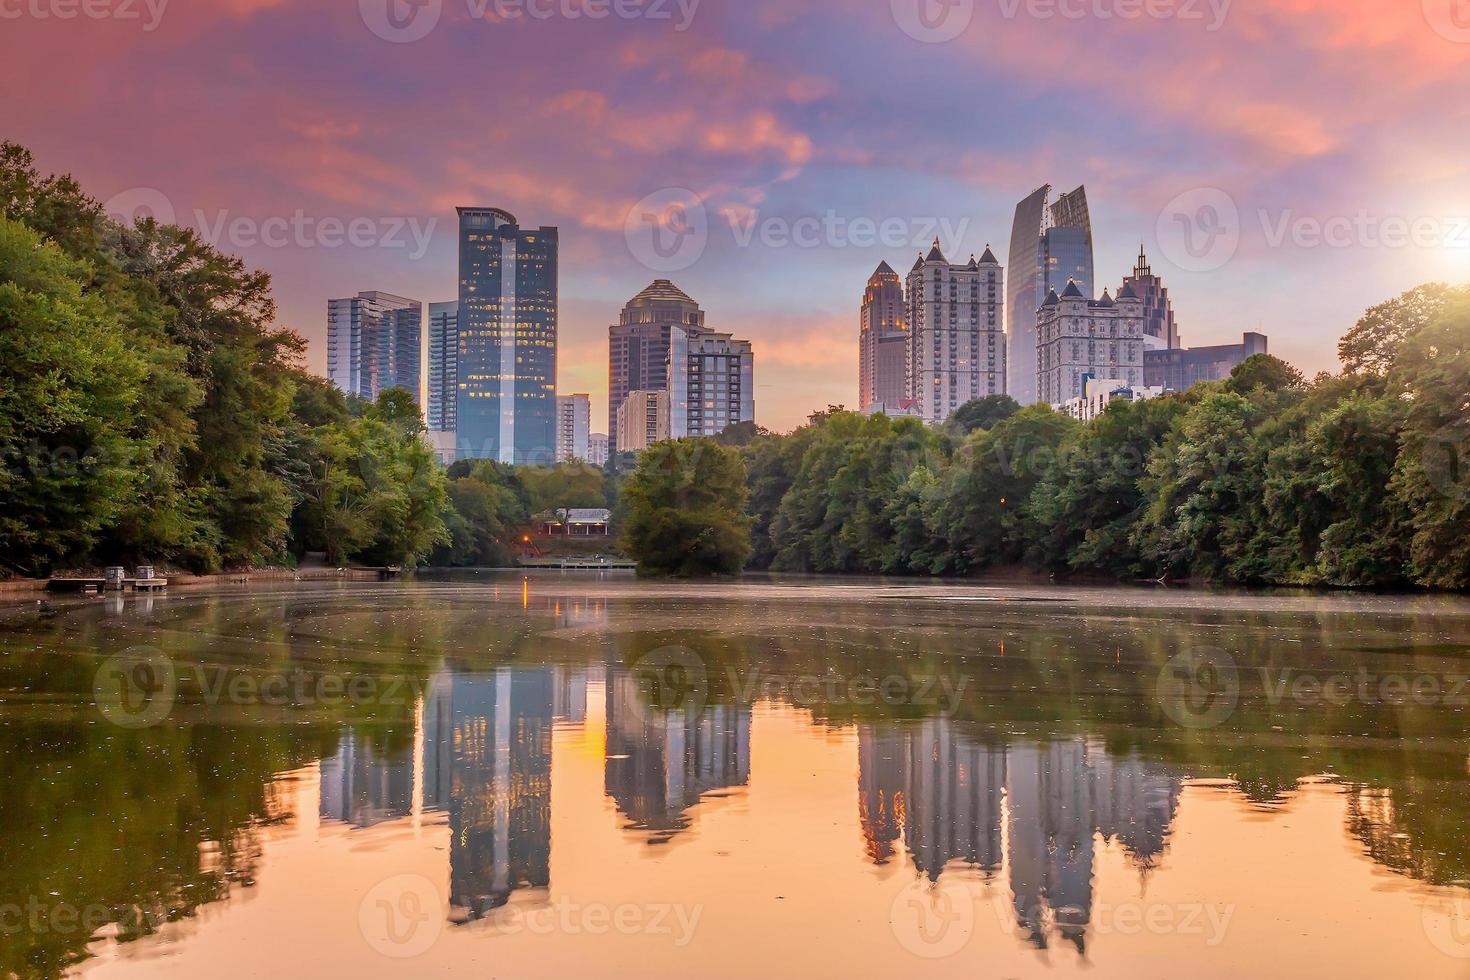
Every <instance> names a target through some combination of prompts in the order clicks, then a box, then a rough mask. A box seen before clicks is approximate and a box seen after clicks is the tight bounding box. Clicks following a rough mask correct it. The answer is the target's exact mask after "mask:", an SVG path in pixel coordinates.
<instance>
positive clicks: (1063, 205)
mask: <svg viewBox="0 0 1470 980" xmlns="http://www.w3.org/2000/svg"><path fill="white" fill-rule="evenodd" d="M1050 197H1051V185H1050V184H1046V185H1043V186H1042V187H1040V188H1038V189H1037V190H1035V191H1033V192H1032V193H1031V195H1030V196H1029V197H1027V198H1026V199H1025V200H1024V201H1022V202H1021V203H1020V204H1018V205H1016V217H1015V222H1014V223H1013V224H1012V226H1011V254H1010V260H1009V262H1010V264H1009V266H1008V272H1009V275H1010V280H1009V283H1008V284H1007V288H1006V354H1007V357H1006V393H1007V394H1009V395H1010V396H1011V397H1012V398H1014V399H1015V400H1016V401H1018V402H1020V403H1021V404H1022V405H1031V404H1034V403H1035V402H1036V401H1037V400H1038V399H1040V398H1041V395H1040V386H1039V379H1038V377H1037V372H1038V367H1037V350H1036V348H1037V337H1036V316H1037V310H1038V309H1039V308H1040V307H1041V303H1042V301H1043V300H1044V299H1045V297H1046V296H1047V294H1048V293H1050V292H1053V291H1056V292H1061V291H1062V290H1063V289H1064V288H1065V287H1066V285H1067V283H1069V282H1073V283H1076V284H1077V288H1078V289H1079V290H1080V291H1081V292H1082V293H1083V295H1084V296H1085V297H1087V298H1090V297H1091V296H1092V293H1093V283H1094V279H1093V263H1092V254H1093V249H1092V219H1091V217H1090V216H1089V213H1088V209H1087V191H1086V189H1085V188H1083V187H1078V188H1077V189H1076V190H1075V191H1072V192H1070V193H1067V194H1062V195H1061V196H1059V197H1058V198H1057V199H1056V201H1055V202H1052V203H1051V204H1048V203H1047V202H1048V201H1049V200H1050Z"/></svg>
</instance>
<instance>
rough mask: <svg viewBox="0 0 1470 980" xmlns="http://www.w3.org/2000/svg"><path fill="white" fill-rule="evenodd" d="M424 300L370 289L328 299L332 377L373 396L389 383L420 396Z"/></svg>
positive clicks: (346, 387) (355, 392) (353, 391)
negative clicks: (420, 344)
mask: <svg viewBox="0 0 1470 980" xmlns="http://www.w3.org/2000/svg"><path fill="white" fill-rule="evenodd" d="M423 315H424V307H423V304H422V303H420V302H419V301H418V300H414V299H408V298H407V297H404V296H395V295H393V294H392V293H385V292H382V291H380V290H369V291H367V292H362V293H358V294H357V295H356V296H347V297H344V298H342V299H333V300H328V301H327V377H328V378H330V379H331V381H332V383H333V384H334V385H336V386H337V387H338V388H340V389H341V390H342V391H344V392H346V393H347V394H349V395H360V396H361V397H363V398H366V399H368V400H369V401H374V400H376V399H377V397H378V395H379V394H381V393H382V392H383V391H384V390H386V389H388V388H404V389H407V391H408V392H409V393H410V394H412V395H413V400H414V401H415V402H418V400H419V383H420V380H421V375H422V364H421V360H420V357H419V341H420V339H421V338H422V336H423V333H422V330H423V326H422V325H423Z"/></svg>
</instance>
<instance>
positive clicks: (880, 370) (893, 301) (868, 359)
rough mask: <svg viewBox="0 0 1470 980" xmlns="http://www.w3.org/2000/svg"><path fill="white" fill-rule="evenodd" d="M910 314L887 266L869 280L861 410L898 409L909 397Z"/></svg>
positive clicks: (861, 336) (862, 321) (862, 320)
mask: <svg viewBox="0 0 1470 980" xmlns="http://www.w3.org/2000/svg"><path fill="white" fill-rule="evenodd" d="M908 342H909V324H908V311H907V309H906V308H905V306H904V298H903V280H901V279H899V278H898V273H896V272H894V271H893V268H892V267H891V266H890V265H889V264H888V263H887V262H881V263H879V264H878V268H877V269H875V270H874V271H873V274H872V275H871V276H869V277H868V287H867V289H866V290H865V291H864V293H863V305H862V310H861V312H860V314H859V325H858V408H859V409H860V410H862V411H864V412H866V411H867V410H868V409H869V407H871V406H873V405H880V404H881V405H898V404H900V403H902V402H903V401H905V400H907V398H908V397H909V395H908V378H907V376H908Z"/></svg>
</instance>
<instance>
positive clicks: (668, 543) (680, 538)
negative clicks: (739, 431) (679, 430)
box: [623, 439, 750, 577]
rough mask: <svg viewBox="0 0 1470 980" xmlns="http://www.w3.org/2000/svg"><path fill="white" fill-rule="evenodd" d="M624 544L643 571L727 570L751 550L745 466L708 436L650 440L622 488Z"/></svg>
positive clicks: (741, 564) (731, 571)
mask: <svg viewBox="0 0 1470 980" xmlns="http://www.w3.org/2000/svg"><path fill="white" fill-rule="evenodd" d="M624 493H625V494H626V496H627V501H628V503H627V511H628V519H627V525H626V527H625V528H624V531H623V547H624V549H625V550H626V551H627V552H628V554H629V555H631V556H632V557H633V558H634V559H635V560H636V561H637V562H638V574H639V575H646V576H678V577H691V576H704V575H734V574H737V573H738V572H739V571H740V569H741V568H743V567H744V565H745V560H746V558H747V557H749V555H750V521H749V519H748V518H747V517H746V516H745V505H746V500H747V491H746V487H745V465H744V463H742V462H741V460H740V453H739V451H738V450H735V449H732V448H728V447H725V446H721V445H719V444H718V443H716V442H715V441H714V440H712V439H675V440H668V441H665V442H659V443H655V444H654V445H652V446H650V447H649V448H647V449H645V450H644V451H643V452H642V453H641V454H640V455H639V457H638V468H637V470H635V471H634V472H633V475H632V476H631V477H629V478H628V482H627V483H626V484H625V485H624Z"/></svg>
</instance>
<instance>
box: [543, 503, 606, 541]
mask: <svg viewBox="0 0 1470 980" xmlns="http://www.w3.org/2000/svg"><path fill="white" fill-rule="evenodd" d="M536 524H537V527H538V529H539V531H540V533H541V536H542V537H546V538H605V537H607V536H608V535H609V534H610V533H611V526H612V511H610V510H608V509H607V508H605V507H570V508H567V509H564V510H555V511H548V512H546V513H544V514H541V515H539V516H538V517H537V518H536Z"/></svg>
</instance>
